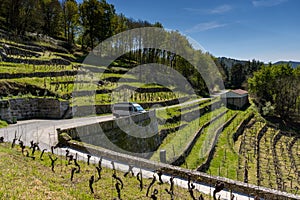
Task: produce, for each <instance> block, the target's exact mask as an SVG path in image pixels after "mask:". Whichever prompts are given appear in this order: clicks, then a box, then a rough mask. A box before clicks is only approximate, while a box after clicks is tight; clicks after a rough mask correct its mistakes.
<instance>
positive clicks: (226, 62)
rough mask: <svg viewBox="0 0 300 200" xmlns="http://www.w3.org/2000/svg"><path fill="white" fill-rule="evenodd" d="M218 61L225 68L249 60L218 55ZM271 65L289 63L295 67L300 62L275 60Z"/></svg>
mask: <svg viewBox="0 0 300 200" xmlns="http://www.w3.org/2000/svg"><path fill="white" fill-rule="evenodd" d="M218 62H219V63H223V64H224V66H225V67H226V68H227V69H230V68H231V67H232V66H234V65H235V64H242V65H244V64H246V63H247V62H249V61H246V60H236V59H233V58H226V57H219V58H218ZM265 64H268V63H265ZM272 64H273V65H279V64H290V65H291V66H292V68H296V67H298V66H299V65H300V62H298V61H278V62H275V63H272Z"/></svg>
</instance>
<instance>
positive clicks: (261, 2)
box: [252, 0, 288, 7]
mask: <svg viewBox="0 0 300 200" xmlns="http://www.w3.org/2000/svg"><path fill="white" fill-rule="evenodd" d="M287 1H288V0H257V1H252V4H253V5H254V6H255V7H272V6H277V5H279V4H282V3H284V2H287Z"/></svg>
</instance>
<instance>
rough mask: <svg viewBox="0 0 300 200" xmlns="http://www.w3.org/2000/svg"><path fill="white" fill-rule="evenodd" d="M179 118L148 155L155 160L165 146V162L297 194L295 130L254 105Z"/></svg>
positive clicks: (297, 140) (298, 151)
mask: <svg viewBox="0 0 300 200" xmlns="http://www.w3.org/2000/svg"><path fill="white" fill-rule="evenodd" d="M204 105H207V103H206V104H204ZM194 108H198V109H199V108H203V106H201V105H200V106H199V107H194ZM182 109H183V110H185V108H182ZM177 112H178V110H177ZM173 113H176V110H175V111H173ZM177 114H178V113H177ZM158 116H160V115H159V114H158ZM161 116H164V117H166V115H161ZM173 124H174V125H173V126H172V123H169V124H168V126H170V127H176V125H175V124H176V123H173ZM183 124H184V125H183V128H181V129H180V130H179V131H176V132H171V133H169V134H168V135H167V136H166V137H165V139H164V140H163V142H162V144H161V146H160V147H159V148H158V150H157V151H156V152H155V153H154V154H153V156H152V158H151V159H152V160H156V161H159V159H160V158H159V153H160V151H161V150H166V156H167V162H168V163H172V164H175V165H180V166H181V167H183V168H189V169H194V170H198V171H204V172H207V173H209V174H212V175H216V176H222V177H228V178H230V179H233V180H239V181H242V182H245V183H249V184H254V185H257V186H264V187H267V188H272V189H276V190H280V191H285V192H288V193H292V194H299V192H298V190H299V187H300V185H299V184H300V182H299V180H300V171H299V167H300V156H299V155H300V147H299V144H300V137H299V134H297V133H295V132H284V131H281V130H280V129H278V128H276V127H274V126H272V125H271V124H269V123H268V122H267V121H265V120H264V119H263V118H261V117H259V115H258V114H257V112H256V110H255V109H254V107H253V106H250V107H249V108H248V109H247V110H245V111H237V110H230V109H227V108H224V107H221V108H219V109H216V110H214V111H207V112H205V113H204V114H203V115H201V116H200V118H197V119H194V120H192V121H191V122H189V123H183ZM177 125H178V124H177ZM164 126H166V124H165V125H164ZM193 140H194V142H191V141H193ZM188 148H189V149H188Z"/></svg>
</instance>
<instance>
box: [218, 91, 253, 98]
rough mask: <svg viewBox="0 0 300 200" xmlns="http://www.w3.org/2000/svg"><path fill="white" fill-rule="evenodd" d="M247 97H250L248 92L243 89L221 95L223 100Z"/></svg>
mask: <svg viewBox="0 0 300 200" xmlns="http://www.w3.org/2000/svg"><path fill="white" fill-rule="evenodd" d="M246 96H248V92H247V91H246V90H242V89H237V90H230V91H228V92H226V93H224V94H222V95H221V97H222V98H241V97H246Z"/></svg>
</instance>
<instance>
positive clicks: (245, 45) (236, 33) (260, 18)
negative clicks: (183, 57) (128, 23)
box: [107, 0, 300, 62]
mask: <svg viewBox="0 0 300 200" xmlns="http://www.w3.org/2000/svg"><path fill="white" fill-rule="evenodd" d="M107 2H108V3H111V4H113V5H115V8H116V11H117V13H123V14H124V15H125V16H127V17H132V18H134V19H142V20H147V21H150V22H156V21H158V22H161V23H162V24H163V26H164V27H165V28H167V29H172V30H178V31H180V32H181V33H183V34H185V35H187V36H189V37H191V38H193V39H194V40H196V41H197V42H198V43H200V44H201V46H203V47H204V49H205V50H207V51H208V52H210V53H212V54H213V55H214V56H226V57H231V58H236V59H245V60H252V59H256V60H260V61H264V62H270V61H271V62H276V61H278V60H293V61H300V10H299V9H300V1H299V0H231V1H226V0H214V1H212V0H209V1H208V0H172V1H170V0H168V1H166V0H151V1H143V0H126V1H125V0H107Z"/></svg>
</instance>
